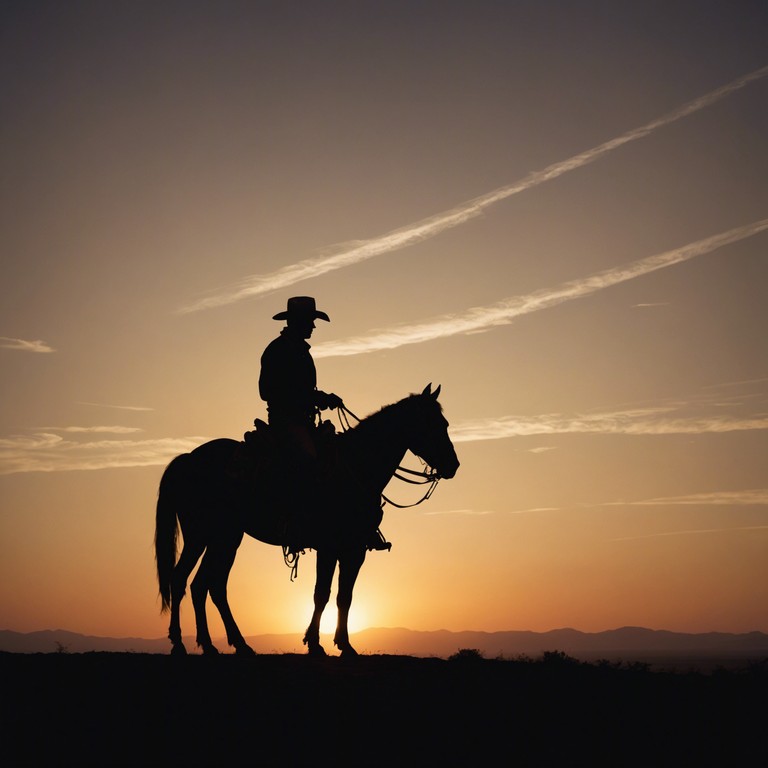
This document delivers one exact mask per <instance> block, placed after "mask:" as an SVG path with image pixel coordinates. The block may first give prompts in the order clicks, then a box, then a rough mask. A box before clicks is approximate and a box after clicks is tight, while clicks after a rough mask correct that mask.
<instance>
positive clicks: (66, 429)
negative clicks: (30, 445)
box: [40, 426, 144, 435]
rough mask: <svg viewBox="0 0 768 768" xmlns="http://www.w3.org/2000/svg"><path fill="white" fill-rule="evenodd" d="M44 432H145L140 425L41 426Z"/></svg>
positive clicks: (123, 433) (121, 433) (127, 433)
mask: <svg viewBox="0 0 768 768" xmlns="http://www.w3.org/2000/svg"><path fill="white" fill-rule="evenodd" d="M40 431H42V432H65V433H66V432H70V433H91V434H93V433H101V434H109V435H130V434H133V433H134V432H143V431H144V430H142V429H141V428H140V427H121V426H96V427H40Z"/></svg>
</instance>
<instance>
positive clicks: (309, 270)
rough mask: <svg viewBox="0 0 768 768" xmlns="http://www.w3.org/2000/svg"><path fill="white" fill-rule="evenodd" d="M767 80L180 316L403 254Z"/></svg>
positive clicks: (727, 90)
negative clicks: (504, 202)
mask: <svg viewBox="0 0 768 768" xmlns="http://www.w3.org/2000/svg"><path fill="white" fill-rule="evenodd" d="M766 75H768V66H765V67H762V68H761V69H757V70H755V71H754V72H750V73H749V74H746V75H743V76H741V77H739V78H737V79H736V80H733V81H732V82H730V83H728V84H727V85H724V86H721V87H720V88H717V89H715V90H714V91H711V92H710V93H707V94H705V95H704V96H700V97H699V98H697V99H694V100H693V101H690V102H688V103H687V104H684V105H683V106H681V107H678V108H677V109H675V110H673V111H672V112H669V113H667V114H666V115H663V116H662V117H659V118H657V119H655V120H652V121H651V122H649V123H646V124H645V125H642V126H640V127H639V128H635V129H633V130H631V131H627V132H626V133H623V134H621V135H620V136H617V137H616V138H614V139H611V140H609V141H606V142H604V143H603V144H599V145H598V146H596V147H593V148H592V149H588V150H586V151H585V152H581V153H579V154H577V155H574V156H573V157H570V158H568V159H567V160H561V161H560V162H557V163H553V164H552V165H549V166H547V167H546V168H544V169H542V170H539V171H532V172H531V173H529V174H528V175H527V176H525V177H523V178H522V179H520V180H519V181H517V182H515V183H513V184H509V185H507V186H504V187H500V188H499V189H496V190H494V191H493V192H489V193H487V194H485V195H481V196H480V197H475V198H473V199H472V200H469V201H467V202H465V203H462V204H461V205H459V206H456V207H455V208H452V209H450V210H448V211H444V212H442V213H438V214H435V215H434V216H430V217H428V218H426V219H422V220H420V221H417V222H415V223H413V224H409V225H407V226H405V227H401V228H399V229H395V230H393V231H391V232H388V233H386V234H384V235H382V236H380V237H377V238H374V239H372V240H363V241H353V242H351V243H346V244H344V245H342V246H339V248H340V249H341V250H338V251H337V252H335V253H331V254H328V255H323V256H319V257H317V258H313V259H305V260H303V261H300V262H298V263H297V264H290V265H288V266H286V267H283V268H282V269H279V270H277V271H275V272H271V273H268V274H265V275H251V276H249V277H246V278H245V279H243V280H241V281H240V282H238V283H235V284H234V285H232V286H231V287H230V288H228V289H225V290H224V291H222V292H218V293H216V294H213V295H211V296H208V297H204V298H202V299H199V300H198V301H196V302H193V303H192V304H189V305H187V306H185V307H182V308H181V309H179V310H178V311H179V312H180V313H182V314H186V313H190V312H197V311H199V310H203V309H211V308H213V307H220V306H225V305H227V304H234V303H236V302H238V301H242V300H243V299H247V298H252V297H254V296H260V295H263V294H266V293H270V292H272V291H276V290H279V289H281V288H286V287H288V286H290V285H294V284H295V283H298V282H301V281H302V280H309V279H311V278H313V277H318V276H320V275H324V274H326V273H327V272H332V271H334V270H337V269H341V268H343V267H347V266H351V265H353V264H358V263H360V262H362V261H366V260H368V259H371V258H374V257H375V256H380V255H381V254H384V253H389V252H391V251H395V250H399V249H401V248H405V247H406V246H409V245H412V244H414V243H417V242H421V241H423V240H427V239H429V238H431V237H434V236H435V235H438V234H440V233H441V232H443V231H444V230H446V229H451V228H453V227H457V226H459V225H460V224H464V223H465V222H467V221H469V220H470V219H472V218H474V217H475V216H479V215H480V214H481V213H482V212H483V211H484V210H485V209H486V208H488V207H489V206H491V205H494V204H495V203H498V202H501V201H502V200H505V199H507V198H508V197H511V196H512V195H516V194H519V193H520V192H525V191H526V190H528V189H531V188H533V187H536V186H538V185H539V184H543V183H544V182H545V181H551V180H552V179H556V178H558V177H559V176H562V175H563V174H565V173H568V172H569V171H574V170H576V169H578V168H582V167H583V166H585V165H588V164H589V163H592V162H594V161H595V160H597V159H598V158H600V157H602V156H603V155H605V154H607V153H609V152H612V151H613V150H614V149H618V148H619V147H622V146H624V145H625V144H628V143H630V142H632V141H636V140H638V139H642V138H644V137H645V136H648V135H649V134H650V133H653V132H654V131H656V130H658V129H659V128H663V127H664V126H667V125H670V124H671V123H675V122H677V121H678V120H681V119H682V118H684V117H687V116H688V115H691V114H693V113H695V112H698V111H700V110H702V109H704V108H706V107H708V106H711V105H712V104H715V103H716V102H718V101H720V100H721V99H723V98H725V97H726V96H729V95H730V94H732V93H734V92H735V91H738V90H740V89H741V88H744V87H745V86H746V85H748V84H749V83H751V82H753V81H755V80H759V79H760V78H762V77H765V76H766Z"/></svg>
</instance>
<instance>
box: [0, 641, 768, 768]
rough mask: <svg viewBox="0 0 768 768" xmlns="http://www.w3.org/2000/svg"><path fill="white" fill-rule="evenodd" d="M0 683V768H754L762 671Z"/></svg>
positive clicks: (126, 659) (84, 661)
mask: <svg viewBox="0 0 768 768" xmlns="http://www.w3.org/2000/svg"><path fill="white" fill-rule="evenodd" d="M0 674H1V677H0V679H1V680H2V712H0V718H1V719H0V728H2V734H3V736H2V744H3V763H4V765H8V766H11V765H13V766H25V765H26V766H46V767H47V766H56V765H77V766H94V765H98V766H200V765H215V766H229V765H252V766H305V765H306V766H310V765H311V766H322V765H334V766H411V765H414V766H416V765H418V766H478V765H481V764H484V763H485V762H486V761H492V762H493V764H494V765H496V764H501V765H505V766H507V765H508V766H571V765H581V764H584V765H590V766H595V765H605V766H615V767H620V766H654V768H655V767H657V766H685V765H688V766H704V765H738V766H765V765H768V741H767V740H766V730H765V726H766V719H765V718H766V711H768V665H766V664H765V663H763V664H753V665H751V666H750V667H748V668H746V669H742V670H717V671H714V672H712V673H707V674H705V673H701V672H688V673H686V672H656V671H650V670H649V669H648V668H647V667H644V666H642V665H637V664H635V665H629V666H628V665H620V664H615V663H608V662H604V663H594V664H586V663H581V662H577V661H575V660H574V659H571V658H569V657H567V656H565V655H564V654H561V653H558V652H553V653H547V654H545V655H544V656H543V657H541V658H539V659H535V660H529V659H520V660H514V661H513V660H502V659H494V660H491V659H483V658H482V657H480V656H479V655H477V654H476V653H474V652H472V651H471V650H467V649H465V650H463V651H460V652H459V653H458V654H457V655H456V656H455V657H453V658H452V659H449V660H445V659H436V658H417V657H412V656H379V655H376V656H361V657H359V658H357V659H354V660H343V659H341V658H338V657H329V658H327V659H310V658H309V657H307V656H299V655H294V654H280V655H262V656H256V657H255V658H250V659H244V658H237V657H235V656H232V655H222V656H220V657H218V658H205V657H202V656H188V657H185V658H181V659H179V658H171V657H170V656H163V655H156V654H141V653H83V654H70V653H54V654H13V653H0ZM13 755H15V757H10V756H13Z"/></svg>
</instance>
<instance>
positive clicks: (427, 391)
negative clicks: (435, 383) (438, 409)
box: [421, 381, 432, 395]
mask: <svg viewBox="0 0 768 768" xmlns="http://www.w3.org/2000/svg"><path fill="white" fill-rule="evenodd" d="M431 389H432V382H431V381H430V382H429V384H427V386H426V387H424V389H423V391H422V393H421V394H422V395H431V394H432V392H431V391H430V390H431Z"/></svg>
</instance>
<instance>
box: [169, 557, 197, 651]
mask: <svg viewBox="0 0 768 768" xmlns="http://www.w3.org/2000/svg"><path fill="white" fill-rule="evenodd" d="M204 549H205V546H204V545H194V546H193V545H191V544H187V545H185V546H184V549H183V550H182V552H181V555H180V556H179V561H178V562H177V563H176V565H175V566H174V568H173V573H172V574H171V621H170V625H169V627H168V639H169V640H170V641H171V653H172V654H174V655H184V654H186V652H187V649H186V648H185V647H184V643H183V642H182V639H181V601H182V600H183V599H184V595H185V594H186V592H187V579H189V574H190V573H191V572H192V569H193V568H194V567H195V563H197V561H198V560H199V559H200V555H202V554H203V550H204Z"/></svg>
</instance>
